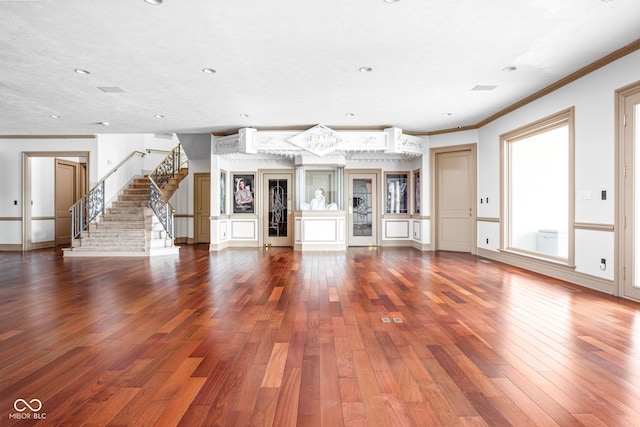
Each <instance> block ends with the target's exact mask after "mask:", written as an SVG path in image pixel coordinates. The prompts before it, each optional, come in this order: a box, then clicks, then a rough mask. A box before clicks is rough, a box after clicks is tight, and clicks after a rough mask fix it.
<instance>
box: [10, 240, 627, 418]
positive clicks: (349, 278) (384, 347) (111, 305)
mask: <svg viewBox="0 0 640 427" xmlns="http://www.w3.org/2000/svg"><path fill="white" fill-rule="evenodd" d="M0 364H1V365H0V415H1V416H2V418H0V425H18V426H26V425H34V424H37V425H55V426H59V425H68V426H80V425H87V426H106V425H108V426H126V425H136V426H154V425H157V426H173V425H179V426H189V427H193V426H217V425H219V426H236V425H258V426H270V425H274V426H293V425H298V426H331V427H335V426H342V425H345V426H360V425H361V426H449V425H452V426H453V425H460V426H467V425H487V426H502V425H514V426H526V425H544V426H551V425H561V426H573V425H587V426H602V425H608V426H637V425H640V305H638V304H636V303H633V302H628V301H624V300H620V299H617V298H614V297H611V296H607V295H603V294H599V293H596V292H592V291H589V290H586V289H582V288H579V287H576V286H573V285H570V284H567V283H564V282H561V281H558V280H554V279H549V278H546V277H543V276H540V275H537V274H534V273H530V272H526V271H523V270H519V269H516V268H513V267H509V266H505V265H502V264H499V263H494V262H487V261H484V260H482V259H480V258H477V257H474V256H471V255H468V254H456V253H447V252H440V253H421V252H419V251H416V250H413V249H407V248H384V249H382V248H378V249H369V248H351V249H349V250H348V251H347V252H346V253H343V252H338V253H331V252H323V253H320V252H318V253H300V252H294V251H293V250H291V249H284V248H270V249H268V250H263V249H228V250H225V251H222V252H219V253H215V252H212V253H210V252H209V251H208V250H207V248H206V247H204V246H184V247H183V248H182V249H181V254H180V256H179V258H178V257H175V258H174V257H168V258H166V257H157V258H154V259H143V260H141V259H118V258H112V259H91V258H86V259H81V258H70V259H65V258H62V257H61V256H60V255H59V253H57V252H55V251H53V250H39V251H33V252H30V253H24V254H22V253H15V252H14V253H6V252H5V253H0ZM20 399H22V400H20ZM35 399H37V400H35ZM38 403H41V408H40V410H39V411H36V409H38ZM27 404H29V406H30V407H28V406H26V405H27ZM32 409H33V410H32ZM21 410H22V412H20V411H21ZM36 417H37V418H40V419H34V418H36ZM41 418H44V419H41Z"/></svg>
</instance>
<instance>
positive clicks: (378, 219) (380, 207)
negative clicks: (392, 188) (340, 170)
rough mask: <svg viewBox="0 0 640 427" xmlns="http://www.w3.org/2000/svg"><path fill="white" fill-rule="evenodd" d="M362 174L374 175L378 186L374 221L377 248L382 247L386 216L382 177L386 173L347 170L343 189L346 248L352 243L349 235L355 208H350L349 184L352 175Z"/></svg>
mask: <svg viewBox="0 0 640 427" xmlns="http://www.w3.org/2000/svg"><path fill="white" fill-rule="evenodd" d="M361 174H373V175H375V184H376V194H375V198H376V204H377V206H375V207H374V209H372V212H373V215H374V219H373V226H374V227H375V230H374V236H373V237H374V238H375V239H374V240H375V245H376V246H382V217H383V215H384V203H382V200H385V198H384V197H383V195H384V190H383V189H382V176H383V174H384V171H383V170H382V169H346V168H345V170H344V188H343V189H342V194H343V195H344V196H343V197H344V207H345V211H346V213H347V216H346V223H345V227H346V229H345V233H346V246H347V247H350V246H351V243H352V241H350V240H351V234H350V233H349V226H350V222H349V221H351V217H352V215H353V206H349V194H350V193H349V184H350V182H351V178H350V175H361Z"/></svg>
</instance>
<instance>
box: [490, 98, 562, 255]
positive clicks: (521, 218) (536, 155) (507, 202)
mask: <svg viewBox="0 0 640 427" xmlns="http://www.w3.org/2000/svg"><path fill="white" fill-rule="evenodd" d="M501 140H502V150H503V183H504V188H503V209H504V212H503V218H504V221H503V239H502V245H503V249H506V250H509V251H513V252H518V253H521V254H524V255H529V256H533V257H537V258H543V259H547V260H551V261H556V262H560V263H563V264H572V263H573V211H574V201H573V194H574V191H573V181H574V179H573V153H574V149H573V109H570V110H566V111H563V112H560V113H558V114H555V115H553V116H551V117H548V118H546V119H543V120H540V121H538V122H535V123H533V124H530V125H527V126H524V127H522V128H520V129H517V130H515V131H512V132H509V133H507V134H505V135H502V137H501Z"/></svg>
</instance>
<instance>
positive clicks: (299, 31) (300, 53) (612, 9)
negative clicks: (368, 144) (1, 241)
mask: <svg viewBox="0 0 640 427" xmlns="http://www.w3.org/2000/svg"><path fill="white" fill-rule="evenodd" d="M0 18H1V22H2V25H0V135H17V134H23V135H38V134H47V135H54V134H95V133H208V132H227V131H232V130H235V129H237V128H240V127H248V126H253V127H259V128H264V127H277V128H284V127H294V126H295V127H305V126H309V127H310V126H313V125H315V124H318V123H322V124H324V125H327V126H330V127H337V128H339V127H350V128H351V127H376V128H377V127H386V126H396V127H400V128H402V129H405V130H407V131H409V132H414V133H426V132H430V131H437V130H440V129H448V128H455V127H457V126H467V125H474V124H476V123H478V122H480V121H482V120H483V119H485V118H487V117H489V116H491V115H493V114H495V113H496V112H498V111H500V110H502V109H504V108H506V107H508V106H510V105H512V104H514V103H515V102H517V101H518V100H520V99H522V98H525V97H526V96H529V95H531V94H532V93H535V92H536V91H539V90H540V89H542V88H544V87H546V86H548V85H550V84H552V83H554V82H556V81H558V80H560V79H562V78H563V77H565V76H567V75H568V74H571V73H572V72H574V71H576V70H578V69H580V68H582V67H584V66H586V65H588V64H590V63H592V62H593V61H596V60H598V59H600V58H602V57H604V56H605V55H607V54H609V53H611V52H613V51H615V50H617V49H619V48H621V47H623V46H625V45H627V44H629V43H631V42H633V41H635V40H637V39H639V38H640V25H639V23H640V1H639V0H614V1H602V0H518V1H514V0H443V1H435V0H400V1H399V2H396V3H386V2H384V1H383V0H273V1H269V2H267V1H265V0H233V1H222V0H165V1H164V2H163V4H161V5H151V4H148V3H146V2H145V1H143V0H108V1H97V0H75V1H73V0H40V1H38V0H31V1H29V0H22V1H7V0H0ZM363 66H366V67H371V68H372V69H373V70H372V71H371V72H369V73H363V72H360V71H359V68H360V67H363ZM507 66H515V67H517V70H516V71H513V72H504V71H503V68H505V67H507ZM205 67H209V68H213V69H215V70H216V73H214V74H206V73H203V72H202V69H203V68H205ZM78 68H79V69H84V70H87V71H89V72H90V74H88V75H80V74H77V73H75V72H74V69H78ZM475 86H495V89H493V90H472V88H474V87H475ZM99 88H102V90H101V89H99ZM118 88H119V90H118ZM348 113H352V114H353V115H352V116H347V114H348ZM445 113H450V115H444V114H445ZM242 114H247V115H248V117H241V115H242ZM50 115H56V116H59V118H51V117H50ZM155 115H162V116H164V117H162V118H157V117H155ZM99 122H109V124H110V126H108V127H104V126H100V125H98V124H97V123H99Z"/></svg>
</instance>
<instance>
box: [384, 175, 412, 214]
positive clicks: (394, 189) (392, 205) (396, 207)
mask: <svg viewBox="0 0 640 427" xmlns="http://www.w3.org/2000/svg"><path fill="white" fill-rule="evenodd" d="M408 178H409V174H408V173H407V172H397V173H387V174H386V175H385V183H386V191H387V197H386V199H387V209H386V213H388V214H406V213H408V212H409V210H408V200H409V198H408V197H407V192H408V191H410V189H407V184H408Z"/></svg>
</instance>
